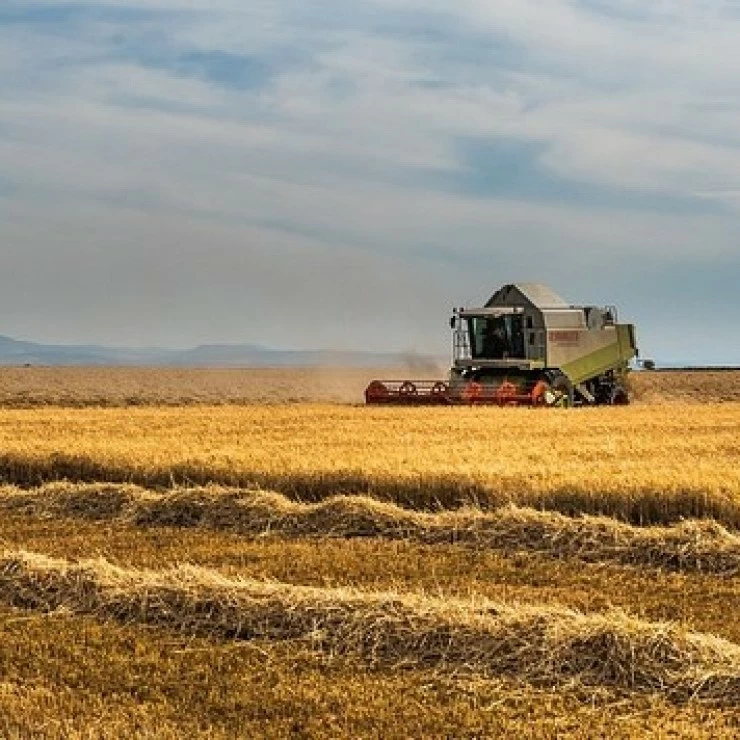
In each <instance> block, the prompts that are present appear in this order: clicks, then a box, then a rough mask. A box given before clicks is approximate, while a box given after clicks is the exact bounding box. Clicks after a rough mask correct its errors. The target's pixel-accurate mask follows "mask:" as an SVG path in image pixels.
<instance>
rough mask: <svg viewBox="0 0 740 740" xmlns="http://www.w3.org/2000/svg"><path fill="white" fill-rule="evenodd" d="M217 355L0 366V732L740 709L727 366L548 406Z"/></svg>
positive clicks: (694, 729) (455, 728) (737, 537)
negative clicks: (199, 366) (438, 401)
mask: <svg viewBox="0 0 740 740" xmlns="http://www.w3.org/2000/svg"><path fill="white" fill-rule="evenodd" d="M26 371H31V372H32V373H33V376H32V377H33V378H34V379H33V381H32V382H30V381H29V383H28V385H27V386H25V388H24V386H23V381H22V374H23V373H24V372H26ZM220 372H221V371H192V372H190V371H188V372H186V373H185V375H184V376H174V375H172V373H171V371H139V370H135V371H134V370H131V371H127V370H111V371H104V370H96V371H90V372H89V374H88V375H85V372H84V371H81V370H75V371H68V370H64V371H59V374H57V375H54V373H55V371H52V370H51V369H43V370H37V369H35V368H19V369H16V370H13V371H12V372H11V371H9V370H4V371H3V372H2V373H0V377H2V375H3V373H5V377H6V378H8V377H9V375H8V374H10V375H13V377H14V378H15V380H14V381H13V382H15V383H16V385H15V386H13V385H12V384H11V383H9V384H7V385H6V389H5V391H3V393H0V630H1V631H2V637H3V639H2V640H0V664H1V665H2V666H3V676H2V679H0V735H2V736H6V737H49V738H52V737H53V738H62V737H64V738H67V737H89V738H93V737H94V738H97V737H111V738H113V737H121V736H137V737H152V738H154V737H157V738H159V737H165V738H167V737H173V738H174V737H185V736H187V737H195V736H197V737H213V738H220V737H235V736H242V737H377V738H381V737H440V738H442V737H471V738H472V737H508V736H516V735H519V736H526V737H542V738H550V737H583V738H586V737H624V738H636V737H651V736H652V737H707V738H709V737H736V736H737V735H738V733H740V712H739V710H738V706H739V705H740V619H738V617H737V614H738V613H740V472H739V468H738V462H739V461H740V403H738V402H737V400H736V399H735V396H734V395H733V394H735V393H736V392H737V379H736V376H735V375H734V374H722V373H717V374H711V375H708V376H707V387H708V388H710V389H712V390H711V393H708V394H707V395H708V396H710V397H708V398H703V399H702V398H700V397H698V396H697V394H696V391H695V390H694V388H695V386H696V383H697V377H696V375H694V374H686V376H682V374H680V373H677V374H674V373H666V374H663V373H650V374H644V375H643V374H640V376H639V377H638V376H636V377H635V378H634V380H633V383H634V384H635V395H636V397H637V401H636V403H635V405H633V406H631V407H628V408H613V409H607V408H602V409H573V410H550V411H544V410H531V409H497V408H433V409H429V408H427V409H402V408H397V409H387V408H385V409H373V408H365V407H362V406H360V405H357V404H355V400H356V398H355V397H354V395H353V394H354V393H355V391H351V392H350V390H347V389H351V388H352V387H354V386H357V385H358V384H360V383H361V382H364V380H363V378H367V377H369V376H370V375H371V374H374V373H365V374H364V375H363V372H360V371H356V374H355V375H352V374H349V375H347V376H346V377H345V378H344V379H343V380H342V379H340V383H339V386H335V392H336V393H337V395H336V396H335V397H332V398H327V397H326V396H322V395H321V393H322V392H323V391H321V392H318V393H313V392H312V391H311V390H310V389H309V390H307V389H306V387H305V386H304V389H303V393H304V395H301V394H300V393H297V392H296V391H295V388H296V387H297V386H300V384H301V382H302V379H303V378H304V377H305V376H303V375H302V374H301V373H302V372H303V371H301V372H296V373H295V374H294V375H293V376H291V375H290V374H289V373H288V371H275V373H277V375H271V373H270V372H269V371H254V372H255V373H258V372H259V373H260V374H261V380H260V390H259V391H254V393H253V395H252V396H249V393H248V392H247V390H245V389H246V388H247V386H248V383H247V381H245V380H244V378H245V377H247V376H249V373H248V372H247V373H246V375H240V376H239V377H240V378H241V380H240V382H241V383H244V384H245V385H243V386H238V384H237V386H238V387H237V386H233V385H231V380H233V379H234V378H235V377H236V375H234V374H233V373H232V371H223V374H220ZM235 372H237V373H239V372H242V371H235ZM245 372H246V371H245ZM306 372H308V371H306ZM199 373H203V374H199ZM278 376H279V378H278ZM718 376H721V377H718ZM52 377H53V378H54V381H53V382H51V380H50V379H51V378H52ZM144 377H145V378H146V379H147V382H148V384H149V385H148V386H147V390H146V392H144V391H142V390H141V389H142V380H141V379H142V378H144ZM177 377H180V379H181V380H178V379H177ZM183 377H186V378H187V380H186V381H182V378H183ZM252 377H253V378H254V377H256V376H252ZM39 378H41V379H40V380H39ZM216 378H217V380H216ZM224 378H230V379H231V380H228V381H224ZM47 381H49V382H47ZM34 383H36V384H37V385H36V386H34ZM179 383H180V384H179ZM222 383H223V385H220V384H222ZM270 383H273V385H272V386H271V387H272V390H271V391H270V392H269V393H268V392H267V391H266V390H265V388H266V387H267V386H269V384H270ZM640 383H641V384H642V385H641V386H639V387H638V385H639V384H640ZM178 384H179V385H178ZM342 384H345V385H342ZM661 384H662V385H661ZM106 387H109V388H110V391H109V395H108V396H106V395H105V394H106ZM204 387H208V388H209V389H210V390H209V391H208V392H207V393H206V392H204V391H203V388H204ZM278 387H280V388H282V389H283V390H282V391H281V390H275V389H276V388H278ZM338 387H342V388H343V390H341V392H340V391H336V388H338ZM122 388H126V390H122ZM235 388H237V389H235ZM239 388H241V390H239ZM136 389H138V390H136ZM228 389H231V390H230V391H229V390H228ZM289 389H292V390H289ZM345 392H347V393H348V394H349V395H350V396H351V397H350V398H342V394H343V393H345ZM265 394H266V395H265ZM250 399H251V400H250ZM342 400H348V401H349V403H342V402H341V401H342Z"/></svg>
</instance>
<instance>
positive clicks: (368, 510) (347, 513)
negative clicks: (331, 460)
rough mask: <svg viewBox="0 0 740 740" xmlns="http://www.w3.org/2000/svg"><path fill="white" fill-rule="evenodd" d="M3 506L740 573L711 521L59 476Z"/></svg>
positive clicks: (16, 492)
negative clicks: (649, 522)
mask: <svg viewBox="0 0 740 740" xmlns="http://www.w3.org/2000/svg"><path fill="white" fill-rule="evenodd" d="M0 510H6V511H15V512H20V511H22V512H25V513H29V514H33V515H35V516H42V517H75V518H82V519H93V520H96V519H119V520H121V521H122V522H125V523H128V524H133V525H135V526H144V527H147V526H149V527H151V526H170V527H204V528H207V529H211V530H215V531H227V532H234V533H237V534H241V535H245V536H250V537H257V536H264V535H267V534H274V535H279V536H283V537H291V538H295V537H341V538H348V539H349V538H357V537H377V538H383V539H391V540H408V541H411V542H417V543H421V544H428V545H434V544H459V545H468V546H472V547H475V548H479V549H496V550H501V551H503V552H507V553H516V552H532V553H538V554H545V555H550V556H553V557H575V558H579V559H581V560H585V561H588V562H616V563H620V564H623V565H642V566H652V567H659V568H663V569H666V570H673V571H687V572H688V571H694V572H703V573H708V574H717V575H727V576H731V575H736V574H738V573H740V537H739V536H738V535H737V534H735V533H733V532H730V531H728V530H727V529H725V528H724V527H722V526H721V525H719V524H718V523H716V522H713V521H686V522H681V523H680V524H677V525H674V526H670V527H636V526H633V525H629V524H624V523H621V522H618V521H615V520H614V519H609V518H606V517H593V516H584V517H578V518H571V517H566V516H563V515H561V514H557V513H553V512H545V511H536V510H534V509H526V508H520V507H515V506H505V507H502V508H501V509H498V510H495V511H492V512H484V511H480V510H477V509H472V508H466V509H460V510H456V511H441V512H437V513H433V514H432V513H424V512H417V511H410V510H407V509H403V508H401V507H398V506H395V505H393V504H389V503H385V502H381V501H377V500H374V499H372V498H368V497H364V496H337V497H334V498H331V499H327V500H326V501H323V502H320V503H318V504H302V503H296V502H294V501H291V500H290V499H288V498H287V497H285V496H283V495H281V494H278V493H272V492H266V491H243V490H232V489H223V488H217V487H209V488H204V489H190V490H188V489H185V490H180V491H175V492H168V493H156V492H153V491H149V490H146V489H143V488H139V487H137V486H131V485H112V484H90V485H70V484H64V483H52V484H49V485H46V486H43V487H41V488H39V489H36V490H32V491H26V490H22V489H18V488H15V487H12V486H11V487H3V488H0Z"/></svg>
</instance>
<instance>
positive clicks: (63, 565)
mask: <svg viewBox="0 0 740 740" xmlns="http://www.w3.org/2000/svg"><path fill="white" fill-rule="evenodd" d="M0 601H2V602H3V603H4V604H6V605H8V606H13V607H19V608H23V609H27V610H35V611H40V612H44V613H50V612H54V611H56V610H59V609H62V610H64V612H65V613H70V612H71V613H74V614H78V615H94V616H96V617H97V618H99V619H103V620H106V619H112V620H115V621H119V622H123V623H126V624H142V625H144V624H146V625H156V626H159V627H165V628H168V629H172V630H176V631H178V632H179V633H181V634H184V635H193V636H207V637H210V638H217V639H220V638H226V639H237V640H242V639H245V640H252V639H268V640H273V641H283V640H293V641H301V642H304V643H305V644H306V645H307V646H309V647H310V648H311V649H312V650H316V651H320V652H322V653H327V654H330V655H334V656H341V655H346V656H351V657H356V658H359V659H361V660H362V661H363V662H364V663H365V664H367V665H369V666H373V667H377V668H383V667H386V668H388V667H392V668H401V667H403V668H424V669H434V670H438V671H441V672H443V673H444V674H445V675H470V674H477V675H480V676H483V677H499V676H516V677H517V678H518V679H519V680H523V681H526V682H529V683H531V684H532V685H534V686H553V685H566V684H570V685H572V684H573V682H575V683H577V684H581V685H584V686H593V687H604V688H613V689H619V690H627V691H634V692H654V691H660V692H661V693H662V694H663V695H664V696H666V697H667V698H669V699H670V700H672V701H674V702H676V703H682V702H687V701H691V700H709V701H712V702H716V703H718V704H720V705H728V706H732V705H736V704H737V702H739V701H740V647H738V646H737V645H735V644H733V643H730V642H728V641H726V640H722V639H719V638H716V637H713V636H710V635H704V634H701V633H694V632H690V631H687V630H684V629H681V628H679V627H676V626H673V625H669V624H662V623H651V622H646V621H642V620H637V619H634V618H630V617H628V616H626V615H624V614H622V613H619V612H612V613H607V614H590V615H586V614H582V613H579V612H576V611H573V610H568V609H562V608H554V607H526V606H509V605H501V604H496V603H493V602H489V601H484V600H480V601H477V600H455V599H437V598H431V597H427V596H411V595H399V594H395V593H382V592H361V591H355V590H348V589H326V588H309V587H300V586H293V585H286V584H280V583H274V582H272V583H265V582H260V581H255V580H249V579H240V580H236V579H229V578H225V577H223V576H222V575H220V574H218V573H216V572H214V571H209V570H206V569H202V568H195V567H192V566H179V567H175V568H171V569H169V570H164V571H147V570H124V569H120V568H117V567H114V566H112V565H110V564H109V563H107V562H105V561H103V560H89V561H83V562H80V563H78V564H71V563H69V562H66V561H61V560H51V559H48V558H45V557H44V556H41V555H36V554H33V553H28V552H25V551H6V552H3V553H1V554H0Z"/></svg>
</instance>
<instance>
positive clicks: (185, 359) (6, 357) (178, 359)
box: [0, 336, 440, 372]
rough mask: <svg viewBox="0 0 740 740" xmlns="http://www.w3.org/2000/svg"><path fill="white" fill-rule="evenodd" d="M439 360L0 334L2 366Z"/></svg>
mask: <svg viewBox="0 0 740 740" xmlns="http://www.w3.org/2000/svg"><path fill="white" fill-rule="evenodd" d="M439 362H440V360H439V359H438V358H434V357H432V356H429V355H416V354H413V353H401V352H396V353H393V352H342V351H321V350H314V351H301V350H277V349H270V348H269V347H262V346H260V345H257V344H203V345H200V346H198V347H194V348H193V349H186V350H173V349H162V348H157V347H149V348H132V347H104V346H100V345H96V344H89V345H88V344H81V345H63V344H38V343H36V342H26V341H21V340H17V339H11V338H10V337H4V336H0V365H65V366H88V365H102V366H104V365H130V366H155V367H156V366H165V367H311V366H321V365H331V366H336V367H394V366H404V367H409V368H413V369H416V370H418V371H420V372H421V371H425V370H429V371H432V370H436V369H437V368H438V366H439Z"/></svg>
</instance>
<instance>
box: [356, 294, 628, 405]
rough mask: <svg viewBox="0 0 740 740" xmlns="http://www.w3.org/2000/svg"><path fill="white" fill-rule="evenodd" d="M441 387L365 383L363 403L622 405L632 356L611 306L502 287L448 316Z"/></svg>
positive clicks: (427, 383) (432, 383) (437, 383)
mask: <svg viewBox="0 0 740 740" xmlns="http://www.w3.org/2000/svg"><path fill="white" fill-rule="evenodd" d="M450 325H451V327H452V333H453V363H452V368H451V369H450V376H449V379H448V380H447V381H441V380H438V381H428V380H427V381H413V380H403V381H378V380H376V381H373V382H372V383H371V384H370V385H369V386H368V388H367V390H366V391H365V398H366V401H367V403H370V404H403V405H419V404H495V405H500V406H519V405H525V406H568V405H574V404H578V405H586V404H589V405H591V404H624V403H627V402H628V401H629V396H628V391H627V385H626V375H627V372H628V370H629V363H630V361H631V360H632V359H633V358H635V357H636V356H637V354H638V351H637V345H636V340H635V329H634V326H633V325H632V324H620V323H618V316H617V310H616V308H614V307H606V308H601V307H597V306H572V305H570V304H568V303H566V302H565V301H564V300H563V299H562V298H560V296H558V295H557V294H556V293H554V292H553V291H552V290H551V289H550V288H548V287H547V286H545V285H541V284H539V283H518V284H512V285H505V286H504V287H503V288H501V289H500V290H498V291H497V292H496V293H494V294H493V296H492V297H491V298H490V300H489V301H488V302H487V303H486V304H485V306H483V307H482V308H475V309H466V308H457V309H455V310H454V313H453V316H452V319H451V321H450Z"/></svg>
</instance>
